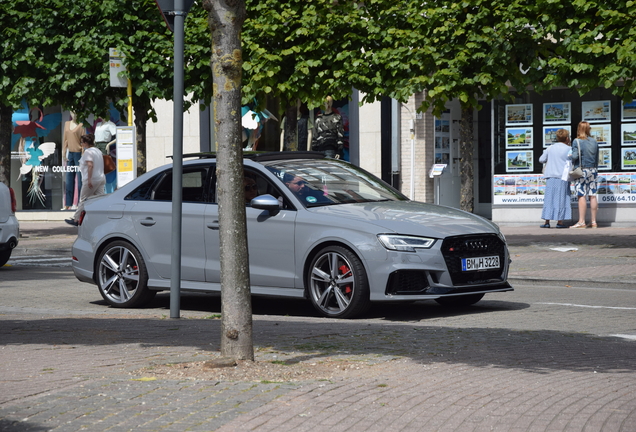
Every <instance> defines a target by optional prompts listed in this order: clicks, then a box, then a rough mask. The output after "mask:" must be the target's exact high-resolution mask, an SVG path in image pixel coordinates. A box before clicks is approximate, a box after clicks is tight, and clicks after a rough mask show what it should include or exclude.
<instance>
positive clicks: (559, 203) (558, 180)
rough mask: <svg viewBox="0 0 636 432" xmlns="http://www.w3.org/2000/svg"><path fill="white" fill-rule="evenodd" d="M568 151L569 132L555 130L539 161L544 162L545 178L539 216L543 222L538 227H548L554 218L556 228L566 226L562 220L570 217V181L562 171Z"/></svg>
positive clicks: (566, 161)
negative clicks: (551, 140) (552, 141)
mask: <svg viewBox="0 0 636 432" xmlns="http://www.w3.org/2000/svg"><path fill="white" fill-rule="evenodd" d="M569 152H570V134H569V133H568V131H567V130H565V129H559V130H558V131H557V132H556V142H555V143H554V144H552V145H551V146H550V147H548V148H547V149H545V151H544V152H543V154H542V155H541V157H540V158H539V162H541V163H543V164H545V165H544V172H543V177H544V178H545V179H546V186H545V196H544V198H543V211H542V212H541V218H542V219H544V220H545V224H543V225H540V228H550V220H556V221H557V224H556V227H557V228H567V226H565V225H564V223H563V221H564V220H570V219H572V205H571V203H570V182H569V181H568V180H567V176H566V178H565V179H564V178H563V176H564V171H565V170H566V166H569V164H568V161H569V160H568V154H569Z"/></svg>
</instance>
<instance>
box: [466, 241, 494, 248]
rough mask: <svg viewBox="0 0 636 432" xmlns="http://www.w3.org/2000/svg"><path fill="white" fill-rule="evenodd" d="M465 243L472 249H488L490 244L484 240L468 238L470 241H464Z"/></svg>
mask: <svg viewBox="0 0 636 432" xmlns="http://www.w3.org/2000/svg"><path fill="white" fill-rule="evenodd" d="M464 245H466V247H467V248H468V249H471V250H485V249H488V245H487V244H485V243H484V242H482V241H481V240H468V241H466V242H464Z"/></svg>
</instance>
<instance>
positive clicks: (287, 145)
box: [283, 102, 311, 151]
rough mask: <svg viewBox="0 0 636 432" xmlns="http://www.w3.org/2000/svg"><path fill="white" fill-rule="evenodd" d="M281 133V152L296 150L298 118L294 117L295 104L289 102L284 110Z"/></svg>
mask: <svg viewBox="0 0 636 432" xmlns="http://www.w3.org/2000/svg"><path fill="white" fill-rule="evenodd" d="M283 133H284V135H283V143H284V145H283V150H286V151H296V150H298V118H297V117H296V104H295V103H291V102H290V104H289V105H288V106H287V110H285V131H284V132H283ZM308 150H311V149H308Z"/></svg>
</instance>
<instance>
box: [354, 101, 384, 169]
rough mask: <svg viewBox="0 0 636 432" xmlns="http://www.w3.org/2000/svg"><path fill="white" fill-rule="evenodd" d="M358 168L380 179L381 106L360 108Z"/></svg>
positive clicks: (369, 105)
mask: <svg viewBox="0 0 636 432" xmlns="http://www.w3.org/2000/svg"><path fill="white" fill-rule="evenodd" d="M359 109H360V122H359V124H360V131H359V134H360V167H361V168H364V169H365V170H367V171H369V172H370V173H372V174H375V175H376V176H378V177H380V176H381V174H382V148H381V144H382V143H381V124H382V122H381V115H380V114H381V104H380V102H374V103H372V104H365V105H362V106H361V107H360V108H359Z"/></svg>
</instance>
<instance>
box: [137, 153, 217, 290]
mask: <svg viewBox="0 0 636 432" xmlns="http://www.w3.org/2000/svg"><path fill="white" fill-rule="evenodd" d="M208 172H209V168H208V167H206V166H194V167H184V168H183V192H182V193H183V212H182V233H181V278H182V279H183V280H187V281H198V282H203V281H205V271H204V268H205V242H204V236H203V222H204V215H205V208H206V202H205V200H206V197H205V194H204V191H205V189H206V182H208V181H209V180H208V179H207V177H208ZM130 214H131V217H132V220H133V224H134V226H135V231H136V233H137V235H138V236H139V242H140V244H141V245H142V247H143V249H144V252H145V254H146V256H148V258H149V262H148V265H149V266H152V268H153V269H154V270H155V272H156V273H157V274H158V275H159V276H160V277H162V278H165V279H170V277H171V267H172V266H171V262H172V234H171V233H172V174H171V171H168V172H167V173H165V174H164V175H163V177H162V178H161V179H160V180H159V182H158V184H157V186H156V187H155V188H154V189H153V191H152V193H151V194H150V196H149V199H148V200H145V201H139V202H138V203H136V205H135V206H134V207H133V209H132V210H131V212H130Z"/></svg>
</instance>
